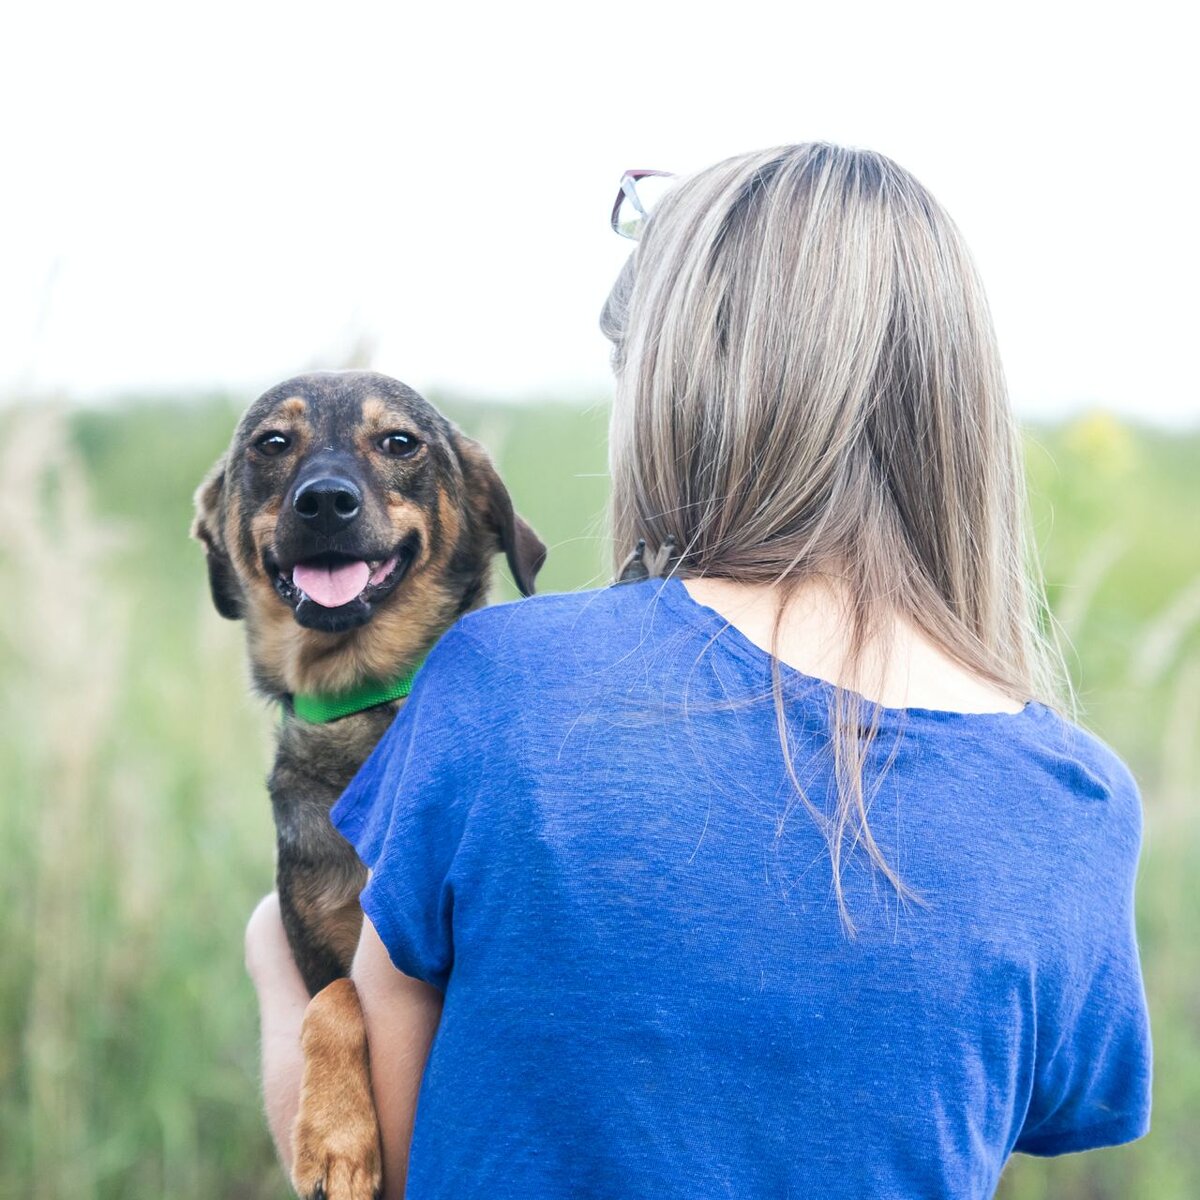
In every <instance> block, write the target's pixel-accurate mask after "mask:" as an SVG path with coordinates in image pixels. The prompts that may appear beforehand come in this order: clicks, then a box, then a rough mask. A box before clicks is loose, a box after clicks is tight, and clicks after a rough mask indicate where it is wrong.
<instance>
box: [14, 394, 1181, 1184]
mask: <svg viewBox="0 0 1200 1200" xmlns="http://www.w3.org/2000/svg"><path fill="white" fill-rule="evenodd" d="M443 407H445V408H446V409H447V410H448V411H449V412H450V413H451V415H453V416H455V417H456V418H457V419H459V420H460V421H461V423H462V424H463V425H464V426H465V427H466V428H468V430H470V431H472V432H474V433H476V434H477V435H478V436H481V437H482V438H483V439H484V440H485V441H486V442H487V443H488V444H489V445H490V446H491V447H492V448H493V450H494V452H496V453H497V456H498V458H499V460H500V463H501V468H502V471H503V474H504V476H505V478H506V479H507V480H508V482H509V484H510V486H511V488H512V490H513V492H514V496H515V499H516V502H517V506H518V508H519V509H520V510H521V511H522V512H523V513H525V514H526V515H527V516H528V517H529V518H530V519H531V520H532V521H533V523H534V524H535V525H536V526H537V528H538V529H539V531H540V532H541V533H542V535H543V536H544V537H545V538H546V540H547V542H548V544H549V545H550V546H551V555H550V561H549V565H548V567H547V571H546V572H545V574H544V576H543V586H544V587H545V588H546V589H548V590H553V589H569V588H576V587H582V586H588V585H595V584H598V583H601V582H604V580H605V579H606V573H605V567H604V563H605V561H606V548H605V547H604V546H603V544H602V542H601V540H600V531H601V525H600V515H601V511H602V508H603V503H604V497H605V490H606V481H605V478H604V471H605V451H604V427H605V424H606V419H607V416H606V413H605V411H604V409H603V407H602V406H596V407H595V408H592V409H586V410H581V409H576V408H570V407H566V406H551V405H542V406H531V407H520V408H515V407H514V408H506V407H479V406H472V405H468V404H463V403H455V402H454V401H447V402H446V403H445V404H444V405H443ZM236 415H237V410H236V407H235V406H234V405H233V404H230V403H227V402H224V401H222V400H219V399H217V400H205V401H196V402H192V403H187V404H184V403H173V404H149V403H146V404H130V405H125V406H120V407H118V408H114V409H111V410H106V411H102V412H100V411H90V412H75V413H63V412H48V411H40V410H36V411H23V412H10V413H8V414H5V415H3V416H2V417H0V431H2V432H3V435H4V436H3V438H2V439H0V446H2V447H3V450H2V452H0V470H2V471H3V475H2V476H0V478H2V479H3V487H0V671H2V672H3V678H4V684H5V686H4V688H3V693H2V696H0V703H2V704H3V717H4V719H3V722H2V723H0V778H3V780H4V793H3V804H2V805H0V856H2V858H0V861H2V862H3V864H4V868H3V870H2V871H0V953H2V954H3V964H4V966H3V971H2V972H0V1197H22V1198H24V1197H37V1198H39V1200H42V1198H44V1200H58V1198H62V1200H108V1198H113V1200H116V1198H121V1200H143V1198H144V1200H155V1198H157V1197H172V1198H175V1197H180V1198H183V1197H210V1196H221V1197H232V1198H246V1200H267V1198H282V1197H284V1196H286V1195H287V1194H288V1193H287V1189H286V1187H285V1185H284V1182H283V1180H282V1177H281V1176H280V1174H279V1173H278V1171H277V1169H276V1167H275V1165H274V1162H273V1159H272V1156H271V1152H270V1146H269V1143H268V1140H267V1136H266V1133H265V1129H264V1126H263V1122H262V1119H261V1116H260V1111H259V1103H258V1091H257V1089H258V1083H257V1078H256V1072H257V1049H256V1030H255V1026H254V1021H255V1009H254V1005H253V1003H252V997H251V995H250V991H249V986H248V984H247V983H246V981H245V979H244V977H243V971H242V966H241V952H240V946H241V932H242V927H243V924H244V921H245V918H246V915H247V914H248V913H249V911H250V908H251V907H252V905H253V903H254V901H255V900H256V899H257V898H258V896H260V895H261V894H262V893H263V892H264V891H265V890H267V888H269V886H270V883H271V852H272V830H271V821H270V812H269V805H268V802H267V799H266V793H265V790H264V787H263V783H262V780H263V776H264V773H265V770H266V768H267V765H268V761H269V756H270V734H271V728H272V723H273V721H274V714H272V713H271V712H269V711H267V710H266V709H265V708H264V707H263V706H261V705H259V704H258V703H256V702H255V701H253V700H251V699H250V698H249V696H248V693H247V690H246V687H245V678H244V668H243V666H242V660H241V643H240V630H239V628H238V627H237V626H236V625H234V624H231V623H229V622H225V621H222V620H221V619H220V618H219V617H217V615H216V614H215V612H213V611H212V609H211V607H210V605H209V602H208V598H207V593H206V589H205V582H204V573H203V567H202V562H201V556H200V554H199V551H198V550H197V549H196V548H195V547H194V546H192V545H190V544H189V543H188V541H187V538H186V530H187V525H188V518H189V510H190V494H191V491H192V488H193V487H194V485H195V483H196V481H197V480H198V479H199V478H200V476H201V475H202V474H203V472H204V470H205V468H206V467H207V466H208V465H209V463H210V462H211V461H212V460H213V459H214V458H215V457H216V455H217V453H218V452H219V450H220V449H221V448H222V446H223V444H224V443H225V441H226V440H227V438H228V436H229V433H230V431H231V429H232V426H233V423H234V420H235V419H236ZM1197 461H1200V435H1192V436H1190V437H1189V438H1186V439H1171V438H1168V437H1167V436H1166V435H1162V434H1158V433H1152V432H1147V431H1136V430H1131V429H1129V428H1126V427H1124V426H1122V425H1119V424H1117V423H1116V422H1113V421H1111V420H1109V419H1107V418H1103V417H1095V418H1088V419H1086V420H1081V421H1077V422H1074V423H1073V424H1071V425H1069V426H1066V427H1063V428H1058V429H1040V430H1037V431H1034V432H1033V433H1032V434H1031V438H1030V445H1029V463H1030V471H1031V476H1032V481H1033V487H1034V492H1035V497H1036V504H1037V519H1038V529H1039V535H1040V538H1041V541H1042V546H1043V552H1044V556H1045V559H1046V562H1047V564H1048V571H1049V576H1050V581H1051V594H1052V600H1053V602H1054V605H1055V608H1056V611H1057V613H1058V615H1059V619H1060V621H1061V622H1062V623H1063V624H1064V626H1065V627H1066V629H1067V632H1068V634H1069V637H1070V639H1071V643H1072V647H1073V650H1072V655H1073V666H1074V669H1075V672H1076V675H1077V678H1078V680H1079V681H1080V683H1081V691H1082V695H1083V700H1084V706H1085V709H1086V715H1087V717H1088V718H1089V720H1090V723H1091V724H1092V725H1093V726H1094V727H1095V728H1096V729H1097V730H1098V732H1100V733H1101V734H1102V735H1103V736H1105V737H1106V738H1108V740H1110V741H1111V742H1113V743H1114V745H1116V747H1117V748H1118V750H1120V751H1121V753H1122V754H1124V755H1125V757H1126V758H1127V759H1128V760H1129V761H1130V762H1131V764H1132V765H1133V767H1134V769H1135V772H1136V773H1137V774H1138V776H1139V778H1140V779H1141V781H1142V783H1143V788H1144V791H1145V796H1146V807H1147V844H1146V853H1145V859H1144V868H1143V877H1142V880H1141V885H1140V897H1139V903H1140V923H1141V939H1142V945H1143V952H1144V961H1145V968H1146V978H1147V986H1148V990H1149V993H1150V999H1151V1007H1152V1015H1153V1021H1154V1032H1155V1037H1156V1044H1157V1050H1158V1061H1159V1070H1158V1078H1157V1082H1156V1095H1155V1102H1156V1111H1155V1125H1154V1132H1153V1133H1152V1134H1151V1136H1150V1137H1149V1138H1147V1139H1145V1140H1144V1141H1143V1142H1142V1143H1139V1144H1138V1145H1137V1146H1135V1147H1133V1148H1130V1149H1124V1150H1118V1151H1113V1152H1102V1153H1098V1154H1089V1155H1083V1156H1077V1157H1075V1158H1073V1159H1068V1160H1059V1161H1054V1162H1048V1163H1043V1162H1038V1161H1035V1160H1030V1159H1019V1160H1017V1161H1015V1162H1014V1164H1013V1165H1012V1167H1011V1168H1010V1169H1009V1170H1008V1171H1007V1172H1006V1175H1005V1180H1004V1182H1003V1186H1002V1192H1003V1195H1004V1196H1005V1197H1006V1198H1007V1200H1038V1198H1041V1197H1055V1198H1056V1200H1058V1198H1062V1200H1084V1198H1085V1197H1086V1198H1098V1197H1114V1198H1116V1197H1120V1198H1121V1200H1129V1198H1135V1200H1136V1198H1138V1197H1154V1198H1155V1200H1159V1198H1164V1200H1172V1198H1174V1197H1179V1198H1180V1200H1182V1198H1184V1197H1192V1196H1200V1138H1197V1137H1196V1136H1195V1121H1196V1115H1197V1114H1200V1006H1198V1005H1197V1002H1196V996H1197V991H1196V980H1197V979H1200V944H1198V942H1197V938H1196V936H1195V931H1196V930H1197V929H1200V887H1198V886H1197V883H1196V878H1195V875H1196V864H1197V862H1198V861H1200V858H1198V853H1200V815H1198V814H1197V811H1196V805H1195V803H1194V801H1195V798H1196V779H1197V777H1198V773H1200V758H1198V749H1197V743H1198V740H1200V739H1198V738H1197V733H1198V732H1200V628H1198V625H1200V611H1198V609H1200V600H1198V599H1197V597H1198V596H1200V545H1198V533H1197V530H1196V528H1195V525H1196V522H1195V515H1196V514H1197V513H1198V512H1200V478H1198V477H1197V473H1196V471H1195V465H1196V463H1197ZM1189 515H1190V520H1191V523H1190V524H1189V521H1188V519H1187V518H1188V517H1189ZM500 591H501V594H508V595H511V594H512V593H511V589H507V590H506V588H503V587H502V588H501V589H500Z"/></svg>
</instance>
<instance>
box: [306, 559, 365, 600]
mask: <svg viewBox="0 0 1200 1200" xmlns="http://www.w3.org/2000/svg"><path fill="white" fill-rule="evenodd" d="M370 577H371V568H370V567H368V566H367V564H366V563H365V562H348V563H343V564H342V565H341V566H339V567H310V566H305V565H304V563H297V564H296V566H295V568H294V569H293V571H292V582H293V583H294V584H295V585H296V586H297V587H298V588H299V589H300V590H301V591H302V592H303V593H304V594H305V595H306V596H307V597H308V598H309V599H310V600H311V601H313V603H314V604H319V605H320V606H321V607H322V608H341V606H342V605H343V604H349V603H350V601H351V600H353V599H354V598H355V596H357V595H358V593H359V592H361V591H362V590H363V588H365V587H366V586H367V581H368V580H369V579H370Z"/></svg>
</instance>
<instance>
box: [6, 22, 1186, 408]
mask: <svg viewBox="0 0 1200 1200" xmlns="http://www.w3.org/2000/svg"><path fill="white" fill-rule="evenodd" d="M14 7H17V6H13V5H10V6H8V9H9V10H11V9H13V8H14ZM422 7H423V9H424V11H421V12H414V6H412V5H409V4H402V3H399V2H397V0H392V2H391V3H386V4H384V3H378V4H362V3H324V4H320V5H314V4H305V3H298V2H292V3H288V4H267V3H254V2H253V0H247V2H245V3H240V4H227V3H224V2H223V0H222V2H214V0H206V2H205V3H203V4H171V3H163V2H161V0H159V2H157V3H153V4H138V3H130V2H129V0H110V2H106V3H103V4H96V3H88V4H62V3H54V2H52V0H51V2H45V0H42V2H37V3H34V2H31V0H30V2H25V3H22V4H21V5H20V6H19V8H20V10H21V11H20V12H19V13H18V14H14V15H13V16H12V17H8V16H6V17H5V18H4V24H3V28H0V113H2V114H3V116H2V117H0V121H2V123H3V147H4V159H3V162H4V168H5V169H4V184H3V189H2V191H0V206H2V207H0V216H2V218H3V219H2V221H0V331H2V333H0V395H2V396H8V397H13V396H25V395H30V394H43V393H46V392H54V391H65V392H67V393H69V394H70V395H72V396H78V397H92V398H95V397H102V396H104V395H107V394H111V393H114V392H118V391H123V390H138V391H148V390H151V389H162V388H179V387H186V388H188V389H195V388H200V387H206V386H215V387H219V388H222V389H227V390H234V391H244V392H245V393H246V396H247V399H248V400H249V399H250V398H251V397H252V395H253V394H255V393H256V392H257V391H258V390H261V389H262V388H263V387H266V386H268V385H270V384H271V383H274V382H276V381H277V380H278V379H281V378H283V377H285V376H287V375H290V374H293V373H295V372H296V371H298V370H302V369H305V368H306V367H308V366H310V365H313V364H314V363H320V362H321V361H323V360H324V361H326V362H329V361H333V360H336V359H338V358H339V356H340V354H341V353H342V352H343V350H344V348H345V346H346V345H347V344H348V343H349V342H351V341H352V340H353V339H354V337H355V336H356V334H358V333H365V334H367V335H369V336H371V337H373V338H374V339H375V340H376V342H377V347H378V350H377V354H376V357H375V365H376V366H377V367H378V368H379V369H381V370H384V371H387V372H388V373H390V374H393V375H396V376H398V377H400V378H402V379H404V380H406V381H407V382H409V383H411V384H413V385H414V386H416V387H418V388H422V389H429V388H436V387H444V388H452V389H454V390H456V391H460V392H464V393H468V394H473V395H514V394H516V395H538V396H553V395H563V396H574V395H579V394H585V393H586V394H590V395H593V396H594V395H597V394H604V393H605V392H606V391H607V389H608V377H607V348H606V345H605V343H604V342H603V340H602V339H601V338H600V336H599V334H598V332H597V330H596V317H597V313H598V311H599V308H600V304H601V302H602V300H603V297H604V295H605V293H606V291H607V289H608V286H609V284H610V282H611V280H612V278H613V277H614V276H615V274H616V272H617V270H618V268H619V266H620V264H621V262H622V260H623V258H624V255H625V252H626V248H627V244H626V243H624V242H622V240H621V239H619V238H617V237H616V236H615V235H614V234H612V233H611V231H610V230H609V229H608V226H607V218H608V210H609V207H610V205H611V202H612V197H613V195H614V194H615V191H616V185H617V181H618V179H619V177H620V174H621V171H622V170H623V169H624V168H626V167H632V166H654V167H664V168H668V169H675V170H688V169H693V168H696V167H700V166H703V165H705V164H707V163H709V162H712V161H715V160H716V159H718V158H721V157H724V156H726V155H728V154H731V153H736V152H738V151H742V150H748V149H754V148H758V147H762V146H768V145H773V144H776V143H781V142H789V141H803V140H809V139H814V138H823V139H831V140H835V141H841V142H846V143H849V144H853V145H860V146H869V147H872V148H874V149H878V150H882V151H884V152H885V153H887V154H889V155H891V156H892V157H893V158H895V159H897V160H898V161H899V162H900V163H902V164H903V165H904V166H906V167H908V168H909V169H910V170H912V171H913V172H914V173H915V174H916V175H917V176H918V177H919V178H920V179H921V180H922V181H923V182H924V183H926V184H927V185H928V186H929V187H930V188H931V190H932V191H933V192H934V193H935V194H936V195H937V196H938V197H939V198H940V199H941V200H942V202H943V203H944V204H945V205H946V206H947V208H948V209H949V210H950V212H951V214H952V215H953V216H954V217H955V219H956V220H957V221H958V223H959V225H960V226H961V227H962V228H963V230H964V232H965V234H966V236H967V240H968V242H969V243H970V244H971V246H972V248H973V250H974V252H975V254H976V257H977V258H978V260H979V263H980V267H981V270H982V272H983V276H984V280H985V282H986V284H987V285H988V290H989V294H990V297H991V302H992V307H993V311H994V313H995V316H996V321H997V326H998V330H999V335H1000V341H1001V347H1002V349H1003V351H1004V355H1005V362H1006V366H1007V369H1008V374H1009V381H1010V385H1011V388H1012V392H1013V396H1014V400H1015V401H1016V404H1017V407H1018V409H1019V411H1020V412H1021V413H1022V414H1023V415H1025V416H1030V417H1037V416H1051V415H1056V414H1058V413H1062V412H1066V411H1070V410H1074V409H1077V408H1080V407H1083V406H1088V405H1096V404H1099V405H1103V406H1106V407H1110V408H1114V409H1117V410H1120V411H1123V412H1126V413H1129V414H1133V415H1137V416H1143V417H1148V418H1154V419H1161V420H1167V421H1172V422H1184V421H1186V422H1189V423H1190V422H1193V421H1195V420H1196V419H1197V418H1198V417H1200V391H1198V389H1197V383H1196V376H1195V373H1194V372H1193V371H1192V370H1190V369H1189V368H1190V367H1191V359H1192V357H1193V355H1194V347H1195V333H1194V330H1195V328H1196V324H1197V315H1198V313H1197V304H1196V283H1195V281H1196V274H1197V265H1198V255H1197V234H1196V225H1197V217H1196V212H1197V195H1196V192H1197V189H1196V182H1197V173H1196V168H1195V157H1196V150H1197V129H1196V122H1195V116H1196V112H1197V97H1196V93H1195V87H1194V83H1193V81H1194V79H1195V75H1196V73H1195V69H1194V59H1193V49H1194V40H1193V36H1192V34H1191V33H1187V34H1186V35H1185V31H1184V28H1183V25H1182V22H1183V21H1184V20H1185V17H1184V15H1183V14H1184V13H1186V11H1187V9H1186V6H1184V5H1182V4H1178V3H1161V2H1159V0H1152V2H1150V3H1144V4H1140V5H1138V6H1136V7H1135V6H1133V5H1131V4H1124V5H1114V6H1111V7H1110V6H1106V5H1104V4H1102V3H1095V2H1094V0H1093V2H1092V3H1089V4H1078V5H1076V4H1056V3H1053V2H1046V3H1038V4H1026V3H1006V4H998V3H997V4H993V5H992V6H990V7H989V8H988V9H986V10H985V9H984V8H983V7H982V6H978V5H972V4H969V3H963V2H961V0H960V2H957V3H952V4H935V3H928V2H921V3H911V4H901V3H895V2H893V3H887V4H877V5H862V4H839V3H825V4H822V5H820V6H816V5H801V4H787V5H783V4H765V3H761V2H760V0H737V2H735V3H724V4H720V5H708V4H703V3H693V4H661V3H658V4H656V3H652V2H651V0H645V2H644V3H631V2H629V0H625V2H624V3H621V4H607V5H600V4H582V3H579V4H570V3H564V2H561V0H560V2H559V3H555V4H545V3H532V2H528V0H513V2H509V3H504V2H499V3H489V4H479V3H458V4H444V5H435V4H427V5H424V6H422Z"/></svg>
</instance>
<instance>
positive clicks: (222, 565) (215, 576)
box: [191, 455, 242, 621]
mask: <svg viewBox="0 0 1200 1200" xmlns="http://www.w3.org/2000/svg"><path fill="white" fill-rule="evenodd" d="M224 491H225V456H224V455H222V456H221V457H220V458H219V459H217V461H216V465H215V466H214V467H213V469H212V470H211V471H209V473H208V474H207V475H206V476H205V477H204V482H203V483H202V484H201V485H200V486H199V487H198V488H197V489H196V498H195V499H196V516H195V518H194V519H193V520H192V530H191V533H192V537H194V538H195V539H196V541H198V542H199V543H200V544H201V545H202V546H203V547H204V556H205V558H207V559H208V587H209V590H210V591H211V592H212V599H213V604H214V605H216V609H217V612H219V613H220V614H221V616H223V617H228V618H229V620H231V621H236V620H237V619H238V618H239V617H241V615H242V589H241V586H240V585H239V584H238V579H237V573H236V572H235V571H234V569H233V563H232V562H231V561H230V558H229V553H228V551H226V549H225V538H224V535H223V533H222V531H221V500H222V495H223V493H224Z"/></svg>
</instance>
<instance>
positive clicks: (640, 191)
mask: <svg viewBox="0 0 1200 1200" xmlns="http://www.w3.org/2000/svg"><path fill="white" fill-rule="evenodd" d="M674 182H675V180H674V178H673V177H672V176H669V175H645V176H643V177H642V178H641V179H638V180H637V181H636V182H634V183H633V185H632V188H628V187H627V188H626V191H625V194H624V196H623V197H622V198H621V206H620V208H619V209H618V210H617V219H616V222H615V224H616V230H617V232H618V233H619V234H620V235H621V236H622V237H627V238H632V239H633V240H634V241H637V239H638V238H639V237H641V234H642V229H643V228H644V227H645V224H646V219H647V217H649V215H650V214H651V213H653V212H654V209H655V206H656V205H657V204H658V202H659V201H660V200H661V199H662V197H663V194H664V193H665V192H667V191H668V190H669V189H670V187H671V185H672V184H673V183H674ZM630 190H632V191H633V193H634V194H633V195H632V196H631V195H630V194H629V191H630Z"/></svg>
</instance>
